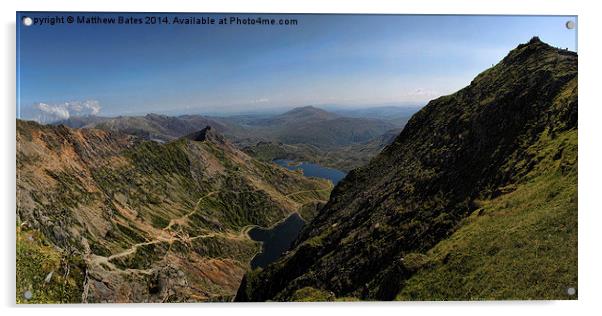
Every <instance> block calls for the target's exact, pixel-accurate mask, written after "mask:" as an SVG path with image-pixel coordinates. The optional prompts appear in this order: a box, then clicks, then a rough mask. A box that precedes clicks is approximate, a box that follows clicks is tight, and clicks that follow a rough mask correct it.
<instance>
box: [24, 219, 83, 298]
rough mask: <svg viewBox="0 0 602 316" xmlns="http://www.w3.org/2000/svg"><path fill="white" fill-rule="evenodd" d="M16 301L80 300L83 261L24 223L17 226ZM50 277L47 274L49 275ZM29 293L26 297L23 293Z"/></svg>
mask: <svg viewBox="0 0 602 316" xmlns="http://www.w3.org/2000/svg"><path fill="white" fill-rule="evenodd" d="M16 257H17V262H16V272H17V273H16V302H17V303H42V304H48V303H68V302H77V301H79V300H80V299H81V293H82V287H83V283H84V277H85V275H84V272H83V271H84V268H83V266H84V263H83V261H82V260H81V257H78V256H75V255H70V254H68V253H66V252H64V251H61V250H60V249H58V248H56V247H54V246H52V245H51V244H50V243H49V242H48V240H46V238H45V237H44V235H42V234H40V233H39V232H37V231H35V230H31V229H29V228H28V227H27V225H22V226H19V227H17V254H16ZM49 276H50V277H49ZM26 292H29V293H31V295H32V296H31V298H30V299H26V298H25V293H26Z"/></svg>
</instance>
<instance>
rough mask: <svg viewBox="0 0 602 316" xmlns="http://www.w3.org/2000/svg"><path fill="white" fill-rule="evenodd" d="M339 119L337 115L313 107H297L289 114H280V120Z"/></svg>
mask: <svg viewBox="0 0 602 316" xmlns="http://www.w3.org/2000/svg"><path fill="white" fill-rule="evenodd" d="M337 117H339V116H338V115H337V114H334V113H332V112H328V111H325V110H322V109H320V108H317V107H315V106H312V105H308V106H301V107H296V108H294V109H292V110H290V111H288V112H285V113H283V114H280V115H279V116H278V118H280V119H311V120H325V119H326V120H328V119H333V118H337Z"/></svg>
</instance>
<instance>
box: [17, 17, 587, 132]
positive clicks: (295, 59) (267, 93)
mask: <svg viewBox="0 0 602 316" xmlns="http://www.w3.org/2000/svg"><path fill="white" fill-rule="evenodd" d="M25 16H27V17H31V18H38V22H39V21H40V19H41V18H45V17H54V16H59V17H62V18H63V20H64V21H66V19H67V17H69V16H73V17H74V18H75V19H76V18H77V17H78V16H79V17H101V18H111V17H113V18H117V17H119V16H122V17H125V18H127V17H133V18H141V19H143V21H144V19H145V17H146V16H155V17H158V16H160V17H166V18H167V20H168V21H169V22H170V24H80V23H71V24H70V23H57V24H54V25H49V24H46V23H44V24H41V25H40V24H39V23H36V24H33V25H31V26H24V25H23V24H22V23H20V22H21V21H22V19H23V18H24V17H25ZM174 17H178V18H189V17H196V18H202V17H206V18H207V17H211V18H214V19H215V20H216V24H214V25H190V24H188V25H180V24H179V25H176V24H173V18H174ZM230 17H239V18H246V17H251V18H256V17H261V18H268V19H275V20H276V21H277V22H276V23H278V21H280V19H295V20H296V21H297V24H296V25H278V24H276V25H238V24H227V25H219V24H217V23H218V21H219V19H220V18H226V19H228V20H229V18H230ZM569 20H572V21H574V22H575V23H576V22H577V19H576V17H574V16H440V15H439V16H437V15H270V14H249V15H236V14H189V13H185V14H156V13H153V14H146V13H141V14H132V13H104V14H100V13H99V14H97V13H86V14H84V13H73V12H71V13H64V14H62V13H56V12H52V13H42V12H40V13H29V12H25V13H17V21H18V22H19V23H17V103H18V104H17V116H18V117H20V118H24V119H36V120H40V121H43V120H50V119H54V118H66V117H69V116H75V115H101V116H116V115H140V114H145V113H151V112H153V113H164V114H183V113H196V114H211V113H218V114H219V113H247V112H254V111H262V110H270V109H281V108H292V107H295V106H305V105H318V106H319V105H338V106H348V107H369V106H378V105H384V104H387V105H424V104H426V103H427V102H428V101H429V100H431V99H434V98H436V97H438V96H441V95H446V94H450V93H453V92H455V91H457V90H459V89H461V88H462V87H464V86H466V85H468V84H469V83H470V81H471V80H472V79H473V78H474V77H475V76H476V75H477V74H479V73H480V72H482V71H483V70H485V69H487V68H489V67H491V66H492V65H493V64H496V63H497V62H498V61H500V60H501V59H502V58H503V57H504V56H505V55H506V54H507V53H508V52H509V51H510V50H511V49H513V48H515V47H516V46H517V45H519V44H521V43H525V42H527V41H529V39H530V38H531V37H533V36H539V37H540V39H541V40H542V41H544V42H546V43H548V44H550V45H553V46H556V47H561V48H568V49H569V50H573V51H577V42H576V32H577V31H576V28H575V29H568V28H567V27H566V22H567V21H569ZM34 21H35V19H34Z"/></svg>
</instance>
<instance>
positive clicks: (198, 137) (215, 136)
mask: <svg viewBox="0 0 602 316" xmlns="http://www.w3.org/2000/svg"><path fill="white" fill-rule="evenodd" d="M184 138H186V139H189V140H192V141H195V142H204V141H209V142H212V143H217V144H224V143H225V142H226V140H225V138H224V137H223V136H222V135H220V134H219V133H217V132H216V131H215V130H214V129H213V128H212V127H211V126H209V125H207V126H206V127H205V128H203V129H202V130H200V131H197V132H194V133H192V134H188V135H186V136H184Z"/></svg>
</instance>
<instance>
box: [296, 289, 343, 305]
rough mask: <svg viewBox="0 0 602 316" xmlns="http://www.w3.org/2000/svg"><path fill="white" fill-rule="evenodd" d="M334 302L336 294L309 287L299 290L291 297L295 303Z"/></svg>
mask: <svg viewBox="0 0 602 316" xmlns="http://www.w3.org/2000/svg"><path fill="white" fill-rule="evenodd" d="M334 300H335V296H334V293H332V292H330V291H325V290H320V289H316V288H313V287H309V286H308V287H304V288H301V289H298V290H297V291H295V293H293V295H292V296H291V301H294V302H332V301H334Z"/></svg>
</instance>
